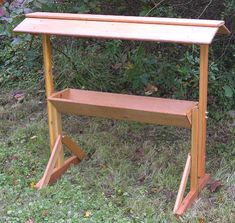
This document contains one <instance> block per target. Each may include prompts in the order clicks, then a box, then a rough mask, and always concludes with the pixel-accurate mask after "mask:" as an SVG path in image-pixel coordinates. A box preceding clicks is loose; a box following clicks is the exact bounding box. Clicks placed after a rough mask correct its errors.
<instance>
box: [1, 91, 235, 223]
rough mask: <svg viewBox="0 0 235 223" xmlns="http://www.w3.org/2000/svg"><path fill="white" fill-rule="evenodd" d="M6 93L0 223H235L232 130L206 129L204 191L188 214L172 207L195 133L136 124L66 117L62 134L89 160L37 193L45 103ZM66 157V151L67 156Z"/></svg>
mask: <svg viewBox="0 0 235 223" xmlns="http://www.w3.org/2000/svg"><path fill="white" fill-rule="evenodd" d="M9 95H10V94H8V93H5V92H4V93H3V92H2V93H0V120H1V122H0V162H1V167H0V222H10V223H12V222H23V223H25V222H28V223H29V222H34V223H36V222H38V223H41V222H56V223H59V222H81V223H85V222H87V223H88V222H89V223H93V222H95V223H96V222H107V223H108V222H120V223H125V222H131V223H132V222H133V223H134V222H149V223H152V222H154V223H155V222H162V223H167V222H190V223H191V222H221V223H227V222H234V219H235V184H234V182H235V172H234V169H235V158H234V152H235V151H234V147H235V146H234V145H235V139H234V129H232V127H230V126H229V122H228V121H226V120H223V121H221V122H219V123H213V121H212V120H209V126H208V143H207V145H208V147H207V148H208V150H207V151H208V172H209V173H211V174H212V176H213V178H214V179H217V180H221V182H222V184H223V186H222V187H221V189H219V190H218V191H216V192H214V193H212V192H210V190H209V189H208V188H205V189H204V190H203V192H202V193H201V194H200V197H199V199H198V200H197V201H196V202H195V203H194V205H193V206H192V208H190V209H189V210H188V211H187V212H186V214H185V215H184V216H183V217H182V218H180V219H177V218H175V217H174V216H173V214H172V209H173V205H174V201H175V197H176V193H177V189H178V185H179V182H180V177H181V174H182V170H183V167H184V164H185V161H186V157H187V153H188V150H189V148H190V132H189V131H188V130H185V129H177V128H172V127H164V126H154V125H144V124H139V123H135V122H124V121H111V120H105V119H94V118H85V117H83V118H81V117H74V116H64V117H63V120H64V126H65V127H64V131H65V132H66V133H68V134H69V135H71V136H72V138H74V140H75V141H77V142H78V144H79V145H81V146H82V148H83V149H84V150H85V151H86V152H87V153H88V154H89V158H88V159H86V160H84V161H83V162H82V163H81V164H80V165H77V166H73V167H72V168H71V169H70V170H69V171H67V172H66V174H65V175H63V177H62V178H61V179H60V180H59V181H58V182H57V183H55V184H54V185H52V186H49V187H47V188H45V189H42V190H40V191H37V190H35V189H34V188H33V185H34V184H35V183H36V182H37V181H38V180H39V179H40V177H41V176H42V173H43V171H44V168H45V165H46V163H47V160H48V157H49V146H48V135H47V134H48V129H47V120H46V109H45V104H44V103H41V102H40V99H39V98H36V99H35V98H34V99H33V98H31V97H30V96H29V95H28V96H26V98H25V100H24V102H23V103H17V102H15V101H14V100H13V99H12V98H11V97H10V96H9ZM67 154H68V152H67Z"/></svg>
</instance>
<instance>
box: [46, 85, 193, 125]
mask: <svg viewBox="0 0 235 223" xmlns="http://www.w3.org/2000/svg"><path fill="white" fill-rule="evenodd" d="M49 101H50V102H51V103H53V104H54V105H55V107H56V108H57V109H58V110H59V111H60V112H62V113H73V114H77V115H86V116H97V117H104V118H113V119H124V120H133V121H140V122H146V123H156V124H162V125H175V126H179V127H186V128H190V127H191V124H190V122H189V120H188V117H187V113H188V110H189V109H190V108H192V107H195V106H196V105H197V102H192V101H183V100H173V99H163V98H155V97H145V96H135V95H124V94H114V93H104V92H95V91H86V90H75V89H67V90H65V91H62V92H58V93H55V94H53V96H52V97H49Z"/></svg>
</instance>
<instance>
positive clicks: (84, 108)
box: [14, 12, 229, 215]
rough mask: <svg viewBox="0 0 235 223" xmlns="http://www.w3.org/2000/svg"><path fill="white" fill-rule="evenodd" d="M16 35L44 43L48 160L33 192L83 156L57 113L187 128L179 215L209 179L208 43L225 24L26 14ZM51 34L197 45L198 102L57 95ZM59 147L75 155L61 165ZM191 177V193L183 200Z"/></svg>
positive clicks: (93, 94) (67, 92) (85, 93)
mask: <svg viewBox="0 0 235 223" xmlns="http://www.w3.org/2000/svg"><path fill="white" fill-rule="evenodd" d="M14 31H15V32H23V33H31V34H41V35H42V41H43V56H44V73H45V82H46V94H47V98H48V122H49V134H50V148H51V156H50V159H49V161H48V164H47V167H46V170H45V172H44V174H43V177H42V178H41V180H40V181H39V182H38V184H37V188H39V189H41V188H43V187H45V186H46V185H47V184H49V183H53V182H55V181H56V180H57V179H58V178H59V177H60V176H61V175H62V174H63V173H64V172H65V171H66V170H67V169H68V168H69V166H70V165H71V164H76V163H79V162H80V161H81V160H82V159H83V158H84V157H85V156H86V154H85V152H84V151H83V150H82V149H81V148H80V147H79V146H78V145H77V144H76V143H74V142H73V141H72V139H70V138H69V137H68V136H65V135H63V134H62V124H61V113H73V114H77V115H86V116H97V117H104V118H111V119H125V120H133V121H139V122H144V123H154V124H161V125H173V126H177V127H185V128H190V129H191V130H192V131H191V134H192V137H191V151H190V153H189V155H188V158H187V162H186V165H185V169H184V172H183V176H182V180H181V183H180V187H179V191H178V195H177V198H176V203H175V207H174V211H173V212H174V214H177V215H182V214H183V213H184V211H185V210H186V209H187V207H189V205H190V204H191V203H192V202H193V201H194V200H195V199H196V198H197V196H198V193H199V191H200V190H201V189H202V188H203V187H204V186H205V185H206V183H207V182H208V180H209V175H208V174H206V171H205V157H206V152H205V151H206V110H207V82H208V51H209V44H210V43H211V42H212V40H213V38H214V37H215V35H216V34H217V33H218V34H229V31H228V29H227V28H226V27H225V25H224V22H223V21H220V20H198V19H173V18H155V17H133V16H109V15H88V14H68V13H43V12H37V13H31V14H27V15H26V19H25V20H24V21H22V22H21V23H20V24H19V25H18V26H17V27H16V28H15V29H14ZM51 35H62V36H75V37H78V38H102V39H124V40H138V41H154V42H172V43H183V44H198V45H199V46H200V81H199V101H198V102H193V101H185V100H175V99H163V98H154V97H145V96H135V95H124V94H114V93H105V92H95V91H87V90H78V89H65V90H62V91H60V92H56V91H55V89H54V84H53V72H52V49H51V44H50V36H51ZM63 145H65V146H66V147H67V148H68V149H70V150H71V151H72V153H73V154H74V156H72V157H70V158H69V159H67V160H65V161H64V153H63ZM189 174H190V191H189V193H188V194H187V195H186V197H185V198H183V196H184V191H185V188H186V183H187V180H188V177H189Z"/></svg>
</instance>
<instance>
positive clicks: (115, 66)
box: [112, 63, 122, 70]
mask: <svg viewBox="0 0 235 223" xmlns="http://www.w3.org/2000/svg"><path fill="white" fill-rule="evenodd" d="M121 67H122V64H121V63H116V64H114V65H112V68H113V69H114V70H118V69H119V68H121Z"/></svg>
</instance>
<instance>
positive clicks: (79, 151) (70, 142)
mask: <svg viewBox="0 0 235 223" xmlns="http://www.w3.org/2000/svg"><path fill="white" fill-rule="evenodd" d="M62 143H63V144H64V145H66V146H67V147H68V149H69V150H70V151H71V152H72V153H73V154H74V155H76V156H77V157H78V158H79V160H82V159H84V158H85V157H86V153H85V152H84V151H83V150H82V149H81V148H80V147H79V146H78V145H77V144H76V143H75V142H74V141H73V140H72V139H71V138H70V137H68V136H66V135H63V136H62Z"/></svg>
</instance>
